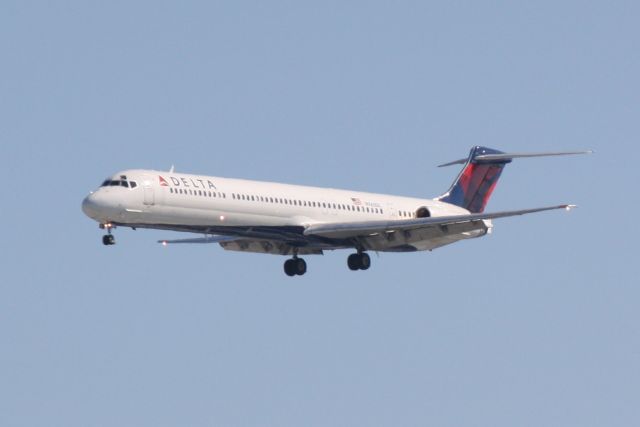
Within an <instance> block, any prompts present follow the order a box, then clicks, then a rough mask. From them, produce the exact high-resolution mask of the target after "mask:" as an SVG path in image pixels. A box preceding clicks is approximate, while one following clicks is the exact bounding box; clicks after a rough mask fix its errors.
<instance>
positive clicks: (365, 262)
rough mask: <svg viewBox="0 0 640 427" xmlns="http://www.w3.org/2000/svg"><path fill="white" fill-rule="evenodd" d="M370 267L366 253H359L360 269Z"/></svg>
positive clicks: (369, 259)
mask: <svg viewBox="0 0 640 427" xmlns="http://www.w3.org/2000/svg"><path fill="white" fill-rule="evenodd" d="M369 267H371V258H370V257H369V254H367V253H364V252H363V253H361V254H360V270H368V269H369Z"/></svg>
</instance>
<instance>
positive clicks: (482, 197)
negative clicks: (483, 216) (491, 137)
mask: <svg viewBox="0 0 640 427" xmlns="http://www.w3.org/2000/svg"><path fill="white" fill-rule="evenodd" d="M487 154H489V155H504V154H505V153H503V152H502V151H498V150H493V149H491V148H487V147H480V146H476V147H473V148H472V149H471V152H470V153H469V158H468V159H467V161H466V163H465V165H464V167H463V168H462V171H461V172H460V174H459V175H458V177H457V178H456V180H455V181H454V182H453V184H452V185H451V188H450V189H449V191H447V192H446V193H445V194H443V195H442V196H440V197H438V200H440V201H442V202H445V203H451V204H452V205H456V206H460V207H462V208H465V209H466V210H468V211H469V212H472V213H481V212H484V208H485V207H486V206H487V202H488V201H489V198H490V197H491V193H492V192H493V190H494V189H495V187H496V184H497V183H498V179H499V178H500V174H502V169H503V168H504V166H505V165H506V164H507V163H510V162H511V158H499V159H497V160H484V159H482V157H481V156H483V155H487Z"/></svg>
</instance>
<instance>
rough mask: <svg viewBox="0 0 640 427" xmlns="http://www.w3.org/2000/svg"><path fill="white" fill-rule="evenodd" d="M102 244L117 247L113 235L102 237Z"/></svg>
mask: <svg viewBox="0 0 640 427" xmlns="http://www.w3.org/2000/svg"><path fill="white" fill-rule="evenodd" d="M102 244H103V245H106V246H109V245H115V244H116V238H115V237H113V234H105V235H104V236H102Z"/></svg>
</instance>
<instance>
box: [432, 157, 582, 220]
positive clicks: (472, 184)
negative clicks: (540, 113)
mask: <svg viewBox="0 0 640 427" xmlns="http://www.w3.org/2000/svg"><path fill="white" fill-rule="evenodd" d="M591 152H592V151H563V152H551V153H503V152H502V151H498V150H494V149H492V148H487V147H480V146H476V147H473V148H472V149H471V152H470V153H469V157H468V158H466V159H460V160H454V161H453V162H449V163H445V164H443V165H440V167H443V166H451V165H456V164H464V167H463V168H462V171H461V172H460V174H459V175H458V177H457V178H456V180H455V181H454V182H453V184H452V185H451V188H449V190H448V191H447V192H446V193H444V194H443V195H441V196H440V197H438V198H436V200H439V201H441V202H445V203H451V204H453V205H456V206H460V207H463V208H465V209H466V210H468V211H469V212H472V213H481V212H484V208H485V207H486V206H487V203H488V202H489V198H490V197H491V193H493V190H494V189H495V187H496V184H497V183H498V179H499V178H500V174H502V170H503V169H504V167H505V165H506V164H507V163H511V160H513V159H515V158H518V157H545V156H564V155H571V154H589V153H591Z"/></svg>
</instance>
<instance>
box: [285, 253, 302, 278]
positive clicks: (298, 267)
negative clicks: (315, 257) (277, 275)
mask: <svg viewBox="0 0 640 427" xmlns="http://www.w3.org/2000/svg"><path fill="white" fill-rule="evenodd" d="M284 272H285V274H286V275H287V276H302V275H303V274H304V273H306V272H307V263H306V262H305V260H303V259H302V258H298V257H297V256H296V255H294V256H293V258H291V259H288V260H286V261H285V262H284Z"/></svg>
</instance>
